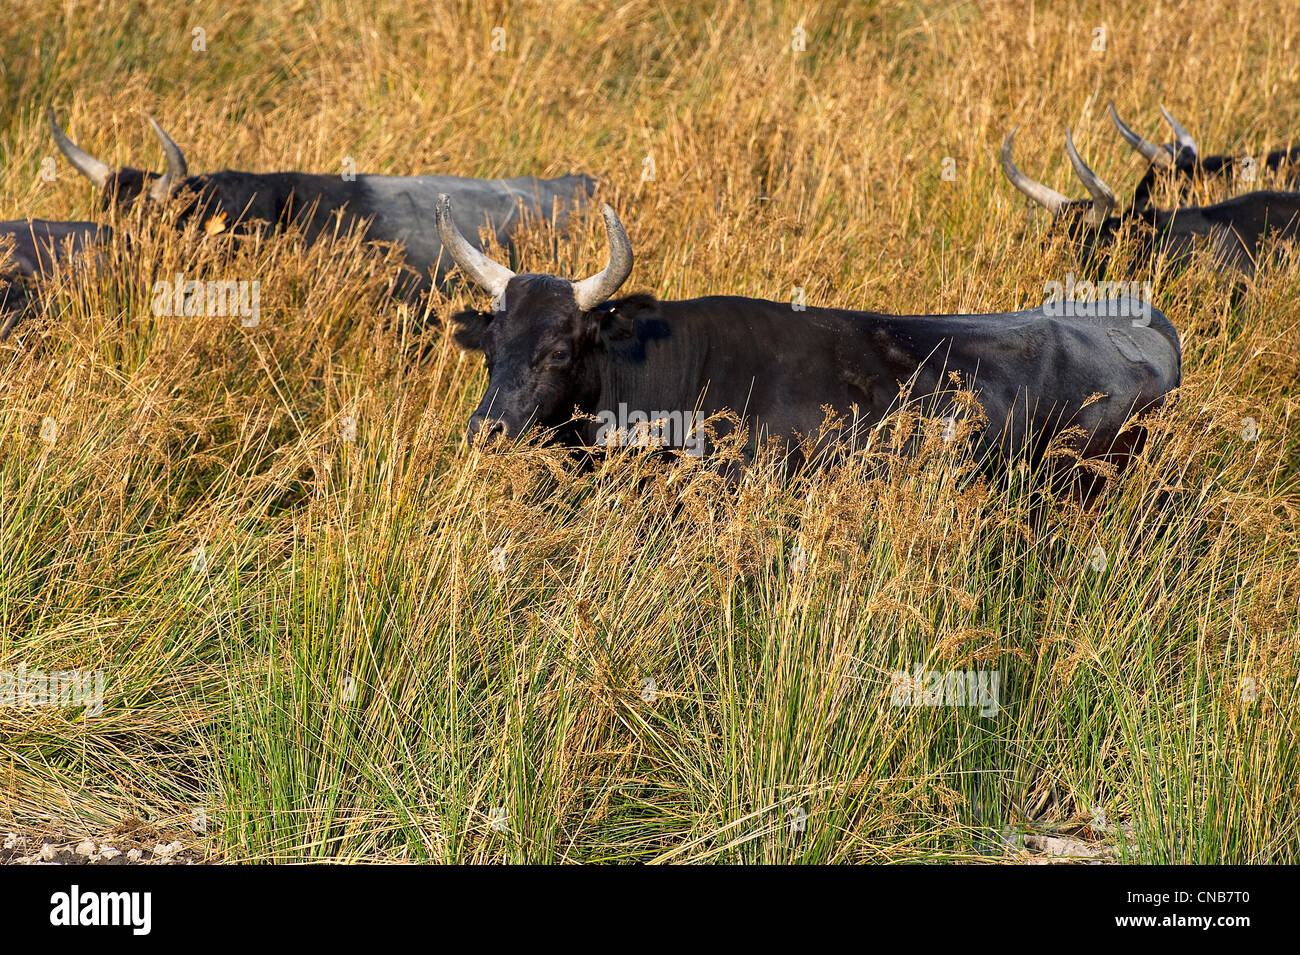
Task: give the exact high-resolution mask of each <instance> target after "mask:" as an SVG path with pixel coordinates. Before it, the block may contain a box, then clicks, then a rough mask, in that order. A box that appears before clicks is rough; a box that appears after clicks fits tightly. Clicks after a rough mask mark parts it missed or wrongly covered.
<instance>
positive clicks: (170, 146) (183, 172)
mask: <svg viewBox="0 0 1300 955" xmlns="http://www.w3.org/2000/svg"><path fill="white" fill-rule="evenodd" d="M149 125H150V126H152V127H153V131H154V134H155V135H157V137H158V140H159V142H161V143H162V148H163V153H164V154H165V155H166V156H167V171H166V172H165V173H163V174H162V175H161V176H159V177H158V178H157V179H155V180H154V183H153V185H152V186H151V187H150V188H149V198H150V199H153V200H154V201H156V202H162V201H163V200H164V199H166V198H168V197H169V196H171V194H172V193H173V192H175V191H176V190H177V189H178V188H180V184H181V183H182V182H184V181H185V178H186V177H187V176H188V175H189V174H190V172H189V167H188V166H187V165H186V163H185V154H184V153H183V152H181V147H179V146H177V145H176V142H175V140H173V139H172V138H171V137H170V136H168V135H167V132H166V130H164V129H163V128H162V127H161V126H159V125H158V124H157V123H156V122H155V121H154V118H153V117H152V116H150V117H149Z"/></svg>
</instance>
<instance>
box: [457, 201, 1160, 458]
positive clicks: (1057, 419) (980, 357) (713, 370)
mask: <svg viewBox="0 0 1300 955" xmlns="http://www.w3.org/2000/svg"><path fill="white" fill-rule="evenodd" d="M439 212H440V222H439V226H440V229H443V230H444V232H445V233H446V234H444V237H443V241H444V244H446V245H447V247H448V250H449V251H450V252H451V253H452V255H453V257H455V258H456V260H457V263H458V264H461V265H462V267H463V268H465V269H466V271H467V272H468V273H470V275H471V277H474V278H475V279H476V280H478V281H480V283H482V284H485V285H487V287H488V288H489V291H492V292H493V294H494V295H495V296H496V298H497V303H498V307H497V308H496V310H494V311H493V312H477V311H470V312H462V313H460V314H458V315H456V316H455V317H454V318H453V320H452V321H453V325H454V327H455V333H454V334H455V340H456V341H457V343H458V344H460V345H461V346H462V347H465V348H469V349H473V350H478V351H481V352H482V353H483V355H484V358H485V359H486V362H487V366H488V370H489V380H488V386H487V391H486V393H485V394H484V395H483V399H482V401H481V402H480V404H479V406H478V408H477V410H476V411H475V412H474V414H473V416H472V417H471V419H470V424H469V436H470V438H471V439H473V438H474V437H475V436H477V435H478V434H480V433H483V432H492V433H496V434H499V435H501V436H505V437H511V436H517V435H520V434H522V433H523V432H525V431H526V430H527V429H528V428H530V427H541V428H553V429H556V435H557V436H559V437H560V439H561V440H566V441H570V442H575V443H576V442H582V443H586V444H597V443H605V442H603V441H601V440H599V439H600V437H601V435H600V429H601V428H607V427H609V420H610V417H611V416H614V415H616V414H621V413H622V410H621V409H634V410H638V411H641V412H643V413H645V414H646V415H647V416H648V415H649V414H651V413H661V412H663V411H664V410H665V409H671V410H680V411H682V412H683V413H685V414H690V413H691V412H693V411H699V412H702V413H703V414H704V415H705V416H710V415H713V414H716V413H718V412H722V411H724V410H729V411H731V412H734V413H735V414H737V415H739V416H740V418H741V421H742V422H743V425H744V426H745V427H747V429H748V431H749V434H750V446H751V449H752V448H753V447H754V445H755V442H756V441H757V440H759V439H760V436H761V435H769V436H774V437H777V438H779V439H783V440H784V441H785V442H786V450H787V453H788V454H789V457H790V460H791V463H792V464H795V465H798V464H799V463H801V462H802V461H803V460H804V459H805V454H804V451H803V449H802V448H801V447H800V442H799V440H798V439H799V438H800V437H801V436H811V435H815V434H816V433H817V432H818V430H819V428H820V427H821V425H822V424H823V421H824V420H825V410H824V409H825V408H826V407H830V408H831V409H833V410H834V411H835V412H836V413H837V414H839V415H841V416H844V417H846V418H848V419H849V420H851V421H854V422H855V423H856V425H857V426H858V427H868V426H870V425H872V424H874V423H876V422H878V421H880V420H881V419H882V418H883V417H884V416H885V415H887V414H888V413H889V412H890V411H891V410H893V409H895V408H897V407H898V400H899V395H900V388H903V387H908V391H909V397H910V398H912V399H918V398H919V399H925V398H934V399H936V400H935V401H933V402H931V405H932V406H933V407H935V408H936V410H937V412H938V413H945V414H946V413H950V412H949V411H948V410H947V409H949V408H951V403H950V398H951V392H952V391H953V388H954V385H953V383H952V380H951V377H950V374H949V373H950V372H957V373H959V374H960V376H961V378H962V383H963V387H968V388H970V389H971V390H972V391H973V392H974V393H975V395H976V397H977V399H978V400H979V402H980V403H981V405H982V406H983V408H984V411H985V414H986V415H987V419H988V423H987V425H986V426H985V427H984V428H983V429H982V431H981V432H980V435H979V438H978V439H977V440H978V444H979V445H980V446H981V448H979V449H977V450H979V451H983V452H1009V453H1016V454H1019V453H1027V454H1029V455H1031V456H1032V457H1036V458H1037V457H1041V455H1042V452H1043V450H1044V449H1045V447H1046V444H1047V443H1048V442H1049V441H1050V440H1051V438H1053V437H1054V436H1056V435H1058V434H1060V432H1061V431H1062V430H1063V429H1065V428H1070V427H1077V428H1079V429H1081V431H1082V432H1083V434H1084V435H1086V437H1084V438H1083V441H1082V447H1081V448H1077V450H1079V451H1080V452H1081V453H1082V454H1083V455H1084V456H1114V457H1115V458H1117V459H1119V460H1120V461H1121V462H1122V459H1123V457H1124V455H1125V454H1126V453H1128V452H1131V451H1132V450H1133V448H1134V446H1135V445H1136V443H1137V441H1138V440H1140V435H1141V431H1140V429H1136V428H1127V429H1126V427H1125V426H1126V424H1127V423H1128V422H1129V421H1130V419H1131V418H1132V417H1133V416H1134V415H1135V414H1137V413H1140V412H1143V411H1146V410H1148V409H1151V408H1153V407H1155V406H1157V405H1159V404H1160V403H1161V402H1162V401H1163V399H1164V398H1165V396H1166V395H1167V394H1168V393H1169V392H1170V391H1171V390H1172V389H1173V388H1175V387H1177V385H1178V384H1179V381H1180V374H1181V352H1180V348H1179V342H1178V335H1177V332H1176V331H1175V329H1174V327H1173V326H1172V325H1171V324H1170V322H1169V320H1168V319H1167V318H1166V317H1165V316H1164V315H1163V314H1162V313H1161V312H1160V311H1158V310H1157V309H1154V308H1151V307H1150V306H1146V305H1143V304H1141V303H1138V302H1135V301H1133V300H1126V299H1125V300H1110V301H1099V302H1095V303H1088V304H1084V303H1068V302H1059V303H1054V304H1053V303H1049V304H1048V305H1044V306H1042V307H1039V308H1035V309H1030V310H1027V311H1021V312H1009V313H996V314H987V315H925V316H898V315H884V314H880V313H876V312H859V311H848V310H842V309H829V308H808V309H805V310H795V309H793V308H792V306H791V305H789V304H787V303H780V302H770V301H763V300H759V299H750V298H737V297H729V296H716V297H710V298H700V299H692V300H688V301H676V302H666V301H659V300H657V299H655V298H653V297H650V296H647V295H634V296H631V297H629V298H623V299H617V300H613V301H607V302H602V303H590V302H588V303H586V304H587V307H586V308H584V307H582V306H581V305H580V298H581V296H579V295H576V294H575V291H576V290H579V289H580V287H581V286H583V285H584V284H585V283H587V282H591V281H592V280H590V279H588V280H583V282H582V283H572V282H569V281H567V280H565V279H561V278H557V277H555V276H551V275H531V274H525V275H513V273H509V272H508V271H506V270H502V271H501V272H499V273H495V274H493V273H490V272H487V271H486V269H487V267H488V266H496V263H491V262H490V260H486V265H485V264H484V261H485V260H484V259H482V258H480V259H477V260H476V259H472V258H469V257H468V256H467V257H466V259H464V260H462V258H461V253H462V252H463V250H464V248H465V247H464V246H459V245H457V244H454V243H455V236H454V234H453V233H452V227H451V226H450V220H449V219H444V218H442V212H443V209H442V208H440V209H439ZM605 214H606V222H607V224H610V225H617V218H616V217H614V215H613V212H612V211H610V210H609V209H608V207H606V212H605ZM617 232H618V233H619V234H621V235H622V240H623V241H626V235H625V234H622V229H621V227H618V228H617ZM610 236H611V255H610V260H611V267H612V265H613V263H614V262H615V260H616V258H620V257H621V258H623V259H624V261H625V263H626V266H625V269H624V268H620V269H618V272H619V273H620V274H621V275H622V278H620V279H618V280H619V281H622V280H623V279H625V278H626V272H629V271H630V268H631V255H630V247H629V249H628V250H626V254H623V255H621V256H620V255H618V254H616V249H615V246H616V245H617V241H616V236H615V229H614V228H611V229H610ZM496 268H498V269H500V268H501V267H500V266H496ZM609 271H610V268H608V267H607V269H606V272H604V273H601V275H606V274H607V273H608V272H609ZM615 278H618V276H615ZM611 284H612V283H611ZM1056 312H1061V313H1065V312H1073V313H1074V314H1073V315H1067V314H1054V313H1056ZM1115 312H1127V313H1128V314H1123V315H1114V317H1110V315H1108V314H1107V313H1112V314H1113V313H1115ZM909 386H910V387H909ZM1098 394H1100V395H1103V396H1104V397H1101V398H1099V399H1098V398H1096V396H1097V395H1098ZM1094 399H1095V400H1094ZM575 409H576V410H577V411H578V412H580V413H581V415H594V416H600V418H601V420H600V421H591V420H586V419H585V418H583V417H575V416H574V411H575ZM839 436H840V437H842V438H847V437H849V434H848V433H847V432H841V434H840V435H839ZM608 437H609V433H608V432H606V433H605V438H606V439H608ZM995 456H996V455H995ZM989 460H992V458H991V457H990V458H989Z"/></svg>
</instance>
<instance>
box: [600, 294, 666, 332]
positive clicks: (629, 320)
mask: <svg viewBox="0 0 1300 955" xmlns="http://www.w3.org/2000/svg"><path fill="white" fill-rule="evenodd" d="M658 306H659V302H658V301H657V300H656V299H655V298H654V296H651V295H644V294H640V295H630V296H628V297H627V298H620V299H615V300H614V301H612V302H605V303H604V304H602V305H598V306H597V307H596V308H594V309H592V310H591V311H590V312H589V313H588V314H590V315H591V317H592V318H594V319H596V321H597V323H598V327H597V333H598V334H599V335H600V337H601V338H602V339H604V340H605V342H606V343H608V344H617V343H619V342H627V341H630V340H631V339H633V338H635V337H636V323H637V320H638V319H640V320H641V321H643V322H644V321H646V320H649V319H651V318H653V317H654V316H655V314H656V313H657V311H658Z"/></svg>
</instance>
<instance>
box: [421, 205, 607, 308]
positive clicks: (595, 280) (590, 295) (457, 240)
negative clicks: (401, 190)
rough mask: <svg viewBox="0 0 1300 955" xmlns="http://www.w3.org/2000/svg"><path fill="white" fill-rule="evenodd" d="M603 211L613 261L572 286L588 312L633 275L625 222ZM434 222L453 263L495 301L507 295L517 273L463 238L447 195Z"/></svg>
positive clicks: (580, 304) (435, 211)
mask: <svg viewBox="0 0 1300 955" xmlns="http://www.w3.org/2000/svg"><path fill="white" fill-rule="evenodd" d="M600 211H601V214H602V215H603V216H604V217H605V234H606V235H607V236H608V237H609V262H608V263H607V264H606V265H605V267H604V268H603V269H601V270H600V271H599V272H597V273H596V274H595V275H593V276H591V277H590V278H585V279H580V280H579V281H576V282H573V283H572V285H573V297H574V299H575V300H576V301H577V303H578V307H579V308H580V309H582V310H583V311H584V312H585V311H588V310H590V309H593V308H595V307H596V306H597V305H599V304H600V303H601V302H603V301H605V300H606V299H608V298H609V297H610V296H611V295H613V294H614V293H615V292H617V291H618V289H619V286H621V285H622V284H623V283H624V282H626V281H627V277H628V276H629V275H631V274H632V243H631V242H630V241H628V238H627V232H626V231H624V229H623V223H621V222H619V221H618V216H617V215H616V214H615V212H614V210H613V209H611V208H610V207H609V206H607V205H604V204H602V205H601V207H600ZM434 220H435V221H436V223H437V225H438V238H439V239H441V240H442V244H443V247H444V248H445V249H446V250H447V252H448V253H449V254H450V255H451V258H452V261H453V262H455V263H456V264H457V265H458V266H460V269H461V271H462V272H464V273H465V274H466V275H468V276H469V277H470V278H472V279H473V280H474V281H475V282H477V283H478V284H479V285H481V286H482V287H483V289H484V291H486V292H488V293H489V294H490V295H491V296H492V298H493V299H495V300H500V299H501V297H502V295H504V294H505V290H506V283H507V282H509V281H510V280H511V279H512V278H514V275H515V273H514V272H512V271H510V270H509V269H508V268H506V267H505V266H504V265H502V264H501V263H500V262H494V261H492V260H491V259H490V258H488V257H487V256H486V255H484V254H483V253H482V252H480V251H479V250H478V249H476V248H474V246H472V245H470V244H469V241H468V240H467V239H466V238H465V236H463V235H461V231H460V229H459V228H457V226H456V222H455V220H454V219H452V217H451V199H450V198H449V197H448V196H447V195H446V194H442V195H439V196H438V204H437V205H436V206H435V207H434Z"/></svg>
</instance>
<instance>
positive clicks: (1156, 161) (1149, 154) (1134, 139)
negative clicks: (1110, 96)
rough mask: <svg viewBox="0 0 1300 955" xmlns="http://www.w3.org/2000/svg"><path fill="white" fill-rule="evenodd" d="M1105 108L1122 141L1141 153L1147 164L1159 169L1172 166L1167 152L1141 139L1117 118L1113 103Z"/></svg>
mask: <svg viewBox="0 0 1300 955" xmlns="http://www.w3.org/2000/svg"><path fill="white" fill-rule="evenodd" d="M1106 108H1107V109H1108V110H1110V120H1111V122H1112V123H1114V124H1115V128H1116V129H1118V130H1119V134H1120V135H1121V136H1123V137H1124V141H1125V142H1126V143H1128V144H1129V145H1130V146H1132V147H1133V148H1134V149H1136V150H1137V151H1138V152H1139V153H1141V154H1142V155H1143V157H1144V158H1145V159H1146V160H1147V162H1149V163H1151V165H1153V166H1159V167H1160V168H1161V169H1168V168H1169V167H1170V166H1172V165H1173V164H1174V159H1173V157H1172V156H1170V155H1169V150H1167V149H1165V148H1164V147H1163V146H1157V145H1156V144H1155V143H1153V142H1149V141H1147V140H1145V139H1143V138H1142V137H1141V136H1139V135H1138V134H1137V133H1135V132H1133V130H1131V129H1129V128H1128V125H1127V124H1126V123H1125V122H1124V120H1122V119H1120V118H1119V113H1117V112H1116V111H1115V104H1114V102H1111V103H1108V104H1107V105H1106Z"/></svg>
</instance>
